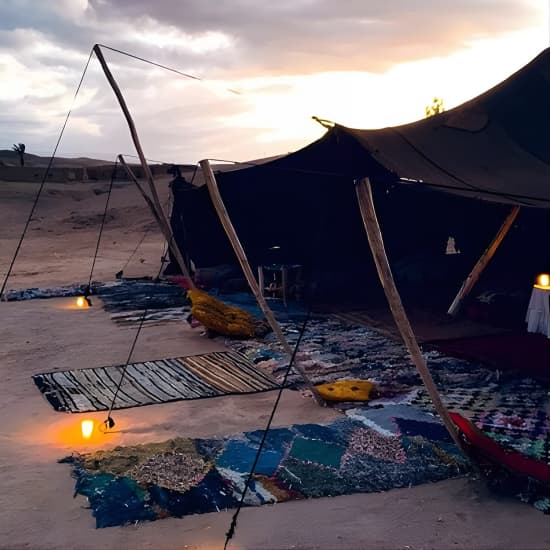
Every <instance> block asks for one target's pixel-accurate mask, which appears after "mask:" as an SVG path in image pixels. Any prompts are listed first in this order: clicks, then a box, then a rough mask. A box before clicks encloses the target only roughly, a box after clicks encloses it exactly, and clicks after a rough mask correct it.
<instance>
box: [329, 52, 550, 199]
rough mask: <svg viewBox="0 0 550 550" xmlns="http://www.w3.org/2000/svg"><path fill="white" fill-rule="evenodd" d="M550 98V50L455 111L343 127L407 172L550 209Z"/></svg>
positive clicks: (459, 189) (469, 192)
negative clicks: (375, 126)
mask: <svg viewBox="0 0 550 550" xmlns="http://www.w3.org/2000/svg"><path fill="white" fill-rule="evenodd" d="M549 98H550V48H547V49H546V50H544V51H543V52H542V53H541V54H540V55H538V56H537V57H536V58H535V59H534V60H533V61H531V62H530V63H529V64H528V65H526V66H525V67H523V68H522V69H521V70H520V71H518V72H517V73H515V74H514V75H512V76H511V77H509V78H508V79H506V80H505V81H504V82H502V83H500V84H499V85H497V86H496V87H494V88H493V89H491V90H489V91H488V92H486V93H484V94H482V95H481V96H478V97H477V98H475V99H472V100H471V101H468V102H467V103H464V104H463V105H460V106H459V107H456V108H455V109H452V110H450V111H447V112H444V113H441V114H439V115H436V116H433V117H430V118H427V119H424V120H420V121H418V122H414V123H412V124H406V125H403V126H396V127H392V128H384V129H381V130H351V129H347V128H341V129H340V131H344V132H347V133H349V134H351V135H352V136H353V137H355V138H356V139H357V141H358V142H359V143H360V144H361V146H362V147H364V149H365V150H366V151H367V153H368V154H369V155H371V156H372V157H373V158H374V159H376V160H377V161H378V162H379V163H380V164H381V165H383V166H384V167H385V168H387V169H388V170H390V171H392V172H394V173H395V174H396V175H398V176H399V177H400V178H404V179H410V180H415V181H420V182H423V183H425V184H428V185H432V186H435V187H439V188H440V189H441V190H446V191H449V192H453V193H457V194H461V195H464V196H468V197H477V198H481V199H486V200H491V201H496V202H509V203H513V204H518V205H526V206H538V207H544V208H548V207H550V99H549ZM365 175H368V174H365Z"/></svg>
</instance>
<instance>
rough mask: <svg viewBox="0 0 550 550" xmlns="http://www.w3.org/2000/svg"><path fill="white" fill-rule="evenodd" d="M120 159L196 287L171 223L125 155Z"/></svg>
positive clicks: (190, 283) (180, 266) (119, 157)
mask: <svg viewBox="0 0 550 550" xmlns="http://www.w3.org/2000/svg"><path fill="white" fill-rule="evenodd" d="M118 161H119V162H120V164H121V165H122V167H123V168H124V169H125V170H126V173H127V174H128V177H129V178H130V179H131V180H132V181H133V182H134V183H135V185H136V187H137V188H138V190H139V192H140V193H141V195H142V197H143V198H144V200H145V202H146V203H147V205H148V206H149V208H150V209H151V213H152V214H153V217H154V218H155V220H156V222H157V224H158V226H159V228H160V231H161V233H162V234H163V235H164V238H165V239H166V242H167V243H168V246H169V248H170V250H171V251H172V254H173V255H174V259H175V260H176V263H177V264H178V266H179V268H180V269H181V272H182V273H183V275H184V276H185V277H186V278H188V279H189V285H190V286H191V288H195V284H194V282H193V279H191V276H190V274H189V272H188V269H187V264H186V263H185V260H184V258H183V255H182V253H181V250H180V249H179V247H178V244H177V243H176V239H175V238H174V233H173V232H172V228H171V227H170V224H167V223H166V221H165V220H164V218H163V217H162V215H161V214H160V213H159V212H158V210H157V207H156V206H155V203H154V202H153V201H152V200H151V197H149V195H148V194H147V193H146V192H145V189H144V188H143V186H142V185H141V183H140V182H139V181H138V179H137V177H136V175H135V174H134V173H133V172H132V170H131V168H130V167H129V166H128V164H126V161H125V160H124V157H123V156H122V155H118Z"/></svg>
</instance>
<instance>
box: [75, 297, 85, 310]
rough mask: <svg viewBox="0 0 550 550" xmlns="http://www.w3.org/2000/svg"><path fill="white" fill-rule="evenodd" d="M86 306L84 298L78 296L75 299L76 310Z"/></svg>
mask: <svg viewBox="0 0 550 550" xmlns="http://www.w3.org/2000/svg"><path fill="white" fill-rule="evenodd" d="M87 305H88V304H87V302H86V298H84V296H79V297H78V298H77V299H76V307H78V308H84V307H86V306H87Z"/></svg>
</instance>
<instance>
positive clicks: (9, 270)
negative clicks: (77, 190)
mask: <svg viewBox="0 0 550 550" xmlns="http://www.w3.org/2000/svg"><path fill="white" fill-rule="evenodd" d="M92 54H93V50H92V51H91V52H90V55H89V56H88V61H86V65H85V66H84V71H83V72H82V76H81V77H80V81H79V82H78V86H77V87H76V91H75V93H74V97H73V101H72V103H71V108H70V109H69V112H68V113H67V116H66V117H65V122H64V123H63V126H62V128H61V132H60V133H59V137H58V138H57V142H56V144H55V147H54V150H53V153H52V155H51V157H50V159H49V161H48V166H47V167H46V170H45V172H44V175H43V176H42V181H41V183H40V187H39V188H38V192H37V193H36V196H35V198H34V202H33V205H32V208H31V211H30V212H29V215H28V217H27V221H26V222H25V226H24V228H23V232H22V233H21V237H20V238H19V242H18V243H17V247H16V248H15V252H14V254H13V257H12V259H11V263H10V265H9V267H8V271H7V272H6V275H5V277H4V281H3V283H2V288H0V299H1V298H2V297H3V296H4V291H5V290H6V285H7V284H8V280H9V278H10V276H11V272H12V270H13V266H14V264H15V260H16V259H17V256H18V255H19V252H20V250H21V246H22V244H23V240H24V239H25V235H26V234H27V230H28V229H29V225H30V223H31V220H32V217H33V215H34V211H35V210H36V205H37V204H38V200H39V199H40V196H41V195H42V191H43V190H44V187H45V185H46V181H47V179H48V174H49V172H50V168H51V167H52V164H53V161H54V159H55V155H56V153H57V149H58V147H59V144H60V143H61V138H62V137H63V133H64V132H65V128H66V127H67V122H69V117H70V116H71V112H72V110H73V107H74V104H75V102H76V97H77V96H78V92H79V91H80V87H81V86H82V82H83V81H84V77H85V76H86V71H87V70H88V65H89V64H90V60H91V59H92Z"/></svg>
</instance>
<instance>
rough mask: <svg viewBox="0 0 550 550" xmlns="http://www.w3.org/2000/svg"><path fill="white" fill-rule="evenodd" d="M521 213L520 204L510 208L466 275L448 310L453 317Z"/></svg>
mask: <svg viewBox="0 0 550 550" xmlns="http://www.w3.org/2000/svg"><path fill="white" fill-rule="evenodd" d="M518 213H519V206H514V207H513V208H512V210H510V213H509V214H508V215H507V216H506V219H505V220H504V222H503V223H502V225H501V226H500V229H499V230H498V232H497V234H496V235H495V238H494V239H493V240H492V241H491V244H490V245H489V246H488V247H487V248H486V249H485V251H484V252H483V254H482V255H481V257H480V258H479V260H478V261H477V263H476V265H475V266H474V268H473V269H472V271H471V272H470V274H469V275H468V277H466V280H465V281H464V282H463V283H462V286H461V287H460V290H459V291H458V294H457V295H456V297H455V299H454V300H453V303H452V304H451V305H450V307H449V310H448V311H447V314H448V315H451V316H452V317H456V315H457V314H458V312H459V311H460V308H461V306H462V302H463V301H464V299H465V298H466V296H468V294H470V292H471V290H472V288H473V287H474V285H475V284H476V283H477V281H478V279H479V277H480V276H481V273H482V272H483V270H484V269H485V268H486V267H487V264H488V263H489V262H490V261H491V259H492V257H493V256H494V255H495V252H496V251H497V249H498V247H499V246H500V243H501V242H502V240H503V239H504V237H505V236H506V234H507V233H508V231H509V230H510V228H511V227H512V224H513V223H514V221H515V220H516V218H517V216H518Z"/></svg>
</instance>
